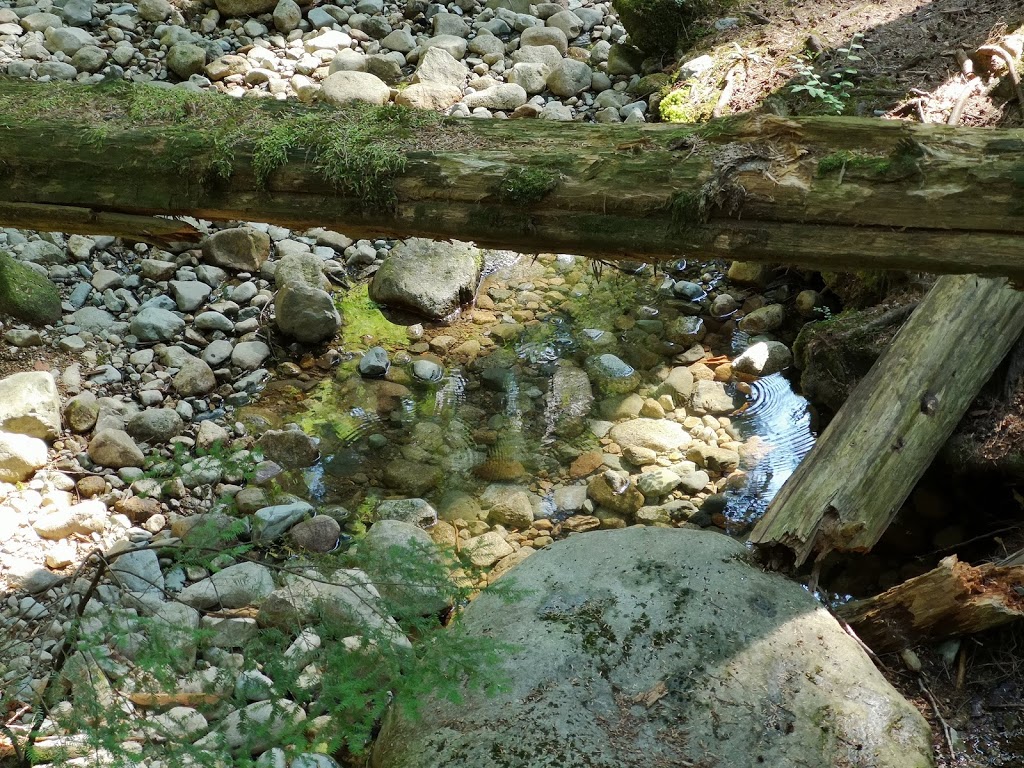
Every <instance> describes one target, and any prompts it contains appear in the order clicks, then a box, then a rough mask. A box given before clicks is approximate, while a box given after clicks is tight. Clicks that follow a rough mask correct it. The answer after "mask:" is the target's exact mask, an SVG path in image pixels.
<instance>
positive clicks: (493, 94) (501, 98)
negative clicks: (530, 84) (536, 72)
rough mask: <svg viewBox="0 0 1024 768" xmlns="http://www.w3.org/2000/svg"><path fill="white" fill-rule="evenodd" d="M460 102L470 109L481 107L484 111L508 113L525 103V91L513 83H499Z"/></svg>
mask: <svg viewBox="0 0 1024 768" xmlns="http://www.w3.org/2000/svg"><path fill="white" fill-rule="evenodd" d="M462 101H463V103H464V104H465V105H466V106H467V107H469V108H470V109H476V108H477V107H483V108H484V109H498V110H505V111H508V110H513V109H515V108H516V107H521V106H522V105H523V104H525V103H526V91H525V90H524V89H523V87H522V86H521V85H516V84H515V83H501V84H499V85H492V86H491V87H490V88H484V89H483V90H482V91H477V92H476V93H471V94H469V95H467V96H466V98H464V99H463V100H462Z"/></svg>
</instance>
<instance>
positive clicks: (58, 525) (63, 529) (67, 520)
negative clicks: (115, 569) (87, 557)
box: [32, 499, 155, 562]
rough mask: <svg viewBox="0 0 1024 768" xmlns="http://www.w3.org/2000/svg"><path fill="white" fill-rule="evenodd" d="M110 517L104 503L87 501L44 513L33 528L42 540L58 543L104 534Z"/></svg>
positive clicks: (92, 500) (94, 500)
mask: <svg viewBox="0 0 1024 768" xmlns="http://www.w3.org/2000/svg"><path fill="white" fill-rule="evenodd" d="M108 517H109V515H108V514H107V507H106V505H105V504H104V503H103V502H102V501H99V500H98V499H86V500H85V501H82V502H79V503H78V504H72V505H71V506H69V507H63V508H58V509H53V510H50V511H47V512H44V513H43V514H41V515H40V516H39V517H38V518H36V521H35V522H34V523H33V524H32V528H33V529H34V530H35V532H36V534H38V535H39V536H41V537H42V538H44V539H50V540H52V541H56V540H58V539H64V538H67V537H68V536H71V535H72V534H78V535H80V536H88V535H89V534H91V533H102V532H103V531H104V529H105V528H106V527H107V518H108ZM154 555H155V553H154ZM115 562H116V561H115Z"/></svg>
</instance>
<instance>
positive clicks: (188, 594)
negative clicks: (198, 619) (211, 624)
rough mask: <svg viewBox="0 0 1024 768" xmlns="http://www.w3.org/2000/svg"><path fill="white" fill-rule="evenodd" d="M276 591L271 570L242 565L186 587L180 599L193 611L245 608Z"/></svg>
mask: <svg viewBox="0 0 1024 768" xmlns="http://www.w3.org/2000/svg"><path fill="white" fill-rule="evenodd" d="M273 591H274V577H273V575H272V574H271V572H270V569H269V568H267V567H266V566H264V565H260V564H259V563H238V564H237V565H230V566H228V567H227V568H225V569H224V570H223V571H217V573H215V574H213V575H212V576H209V577H207V578H205V579H202V580H200V581H197V582H196V583H195V584H191V585H189V586H187V587H185V589H183V590H182V591H181V593H180V594H179V595H178V600H180V601H181V602H183V603H185V605H190V606H192V607H193V608H210V607H213V606H215V605H219V606H221V607H222V608H241V607H243V606H246V605H250V604H253V603H256V602H258V601H259V600H260V599H262V598H264V597H266V596H267V595H269V594H270V593H271V592H273Z"/></svg>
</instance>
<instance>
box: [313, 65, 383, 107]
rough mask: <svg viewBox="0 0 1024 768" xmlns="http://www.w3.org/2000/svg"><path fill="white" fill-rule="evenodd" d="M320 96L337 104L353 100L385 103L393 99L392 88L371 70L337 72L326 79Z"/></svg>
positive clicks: (329, 102) (328, 101)
mask: <svg viewBox="0 0 1024 768" xmlns="http://www.w3.org/2000/svg"><path fill="white" fill-rule="evenodd" d="M320 97H321V98H322V99H323V100H324V101H326V102H327V103H328V104H334V105H335V106H341V105H342V104H348V103H351V102H353V101H363V102H366V103H368V104H377V105H383V104H387V103H388V101H389V100H390V99H391V88H390V87H389V86H388V84H387V83H385V82H384V81H383V80H381V79H380V78H379V77H377V76H376V75H371V74H370V73H369V72H335V73H334V74H333V75H329V76H328V77H327V79H326V80H324V82H323V87H322V88H321V89H320Z"/></svg>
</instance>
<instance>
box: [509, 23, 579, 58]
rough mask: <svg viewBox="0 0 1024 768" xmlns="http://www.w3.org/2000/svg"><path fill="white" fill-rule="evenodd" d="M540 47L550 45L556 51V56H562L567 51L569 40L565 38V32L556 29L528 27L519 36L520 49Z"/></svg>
mask: <svg viewBox="0 0 1024 768" xmlns="http://www.w3.org/2000/svg"><path fill="white" fill-rule="evenodd" d="M542 45H550V46H553V47H555V48H557V49H558V54H559V55H560V56H564V55H565V52H566V51H568V50H569V40H568V39H567V38H566V36H565V32H564V31H562V30H561V29H559V28H558V27H555V26H551V27H530V28H529V29H524V30H523V33H522V35H520V36H519V46H520V47H521V48H528V47H529V48H532V47H537V46H542Z"/></svg>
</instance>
